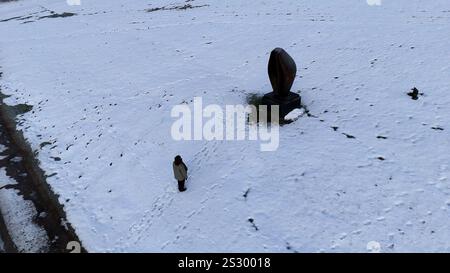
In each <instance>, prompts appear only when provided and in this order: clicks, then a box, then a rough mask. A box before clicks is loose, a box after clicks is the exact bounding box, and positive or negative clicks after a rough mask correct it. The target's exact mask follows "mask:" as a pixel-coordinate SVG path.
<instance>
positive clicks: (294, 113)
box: [284, 108, 305, 121]
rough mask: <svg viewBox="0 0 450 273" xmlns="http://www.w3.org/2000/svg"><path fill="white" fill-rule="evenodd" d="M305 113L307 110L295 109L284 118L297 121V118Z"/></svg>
mask: <svg viewBox="0 0 450 273" xmlns="http://www.w3.org/2000/svg"><path fill="white" fill-rule="evenodd" d="M304 114H305V110H304V109H303V108H302V109H294V110H292V111H291V112H289V113H288V114H287V115H286V116H285V117H284V119H285V120H288V121H296V120H297V119H299V118H300V117H301V116H302V115H304Z"/></svg>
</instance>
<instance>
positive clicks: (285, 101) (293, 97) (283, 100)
mask: <svg viewBox="0 0 450 273" xmlns="http://www.w3.org/2000/svg"><path fill="white" fill-rule="evenodd" d="M301 102H302V99H301V97H300V95H299V94H296V93H292V92H289V94H288V96H286V97H280V96H278V95H276V94H275V93H274V92H271V93H267V94H265V95H264V97H263V99H262V104H263V105H267V106H268V107H267V111H268V113H270V106H271V105H279V106H280V119H283V118H284V117H285V116H286V115H287V114H289V112H291V111H292V110H294V109H296V108H300V107H301Z"/></svg>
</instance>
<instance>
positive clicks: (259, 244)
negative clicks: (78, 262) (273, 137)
mask: <svg viewBox="0 0 450 273" xmlns="http://www.w3.org/2000/svg"><path fill="white" fill-rule="evenodd" d="M185 4H186V3H185V2H184V1H179V2H176V1H175V2H174V1H168V0H157V1H151V4H149V1H124V0H118V1H106V0H98V1H82V4H81V5H80V6H68V5H67V4H66V3H65V1H62V0H42V1H37V0H29V1H17V2H9V3H2V4H0V10H1V12H0V14H1V15H0V20H4V19H8V18H12V17H15V16H21V18H22V19H23V18H26V17H27V16H31V18H28V19H23V20H8V21H4V22H0V35H1V36H2V40H1V41H0V65H1V72H3V76H2V79H1V80H0V83H1V88H2V92H3V93H7V94H10V95H12V96H11V97H9V98H8V99H6V100H5V101H6V102H7V103H8V104H11V105H14V104H19V103H26V104H30V105H33V106H34V107H33V111H31V112H28V113H26V114H24V115H21V116H20V117H19V118H20V119H21V125H20V129H21V130H22V131H23V132H24V134H25V136H26V138H27V139H28V141H29V142H30V143H31V145H32V147H33V149H34V150H36V151H38V152H39V153H38V158H39V160H40V163H41V167H42V168H43V169H44V170H45V171H46V173H47V174H48V175H51V176H50V177H48V179H47V180H48V183H49V184H50V185H51V186H52V188H53V189H54V191H55V192H56V193H58V194H59V195H60V202H61V203H62V204H64V208H65V210H66V212H67V217H68V220H69V222H70V223H71V224H72V225H73V226H74V227H75V229H76V231H77V233H78V235H79V237H80V238H81V240H82V242H83V245H84V247H86V248H87V249H88V250H89V251H92V252H127V251H136V252H148V251H151V252H162V251H166V252H183V251H187V252H201V251H206V252H222V251H227V252H228V251H229V252H260V251H262V252H269V251H270V252H345V251H351V252H367V251H374V250H376V251H378V250H379V251H381V252H409V251H419V252H448V251H450V234H449V233H448V231H447V230H448V227H449V224H450V218H449V209H450V207H449V205H448V204H447V202H448V201H449V194H450V187H449V185H448V177H449V175H450V169H449V162H450V151H449V150H450V149H449V147H450V146H449V144H450V143H449V140H450V138H449V137H448V132H449V130H450V128H447V125H448V124H449V122H450V115H449V109H448V105H449V103H450V96H448V86H449V82H448V75H449V72H450V65H449V64H450V60H449V58H450V54H449V53H450V41H449V40H448V38H447V36H448V35H447V34H448V33H450V3H449V2H448V1H447V0H435V1H420V0H396V1H387V0H386V1H383V2H382V5H379V6H377V5H374V6H371V5H368V4H367V2H366V1H365V0H351V1H349V0H336V1H317V0H314V1H313V0H307V1H294V0H281V1H276V2H275V1H262V0H256V1H237V0H230V1H223V2H222V1H207V0H196V1H191V2H189V4H190V5H192V6H194V7H196V6H201V7H196V8H192V9H186V10H177V9H175V7H177V6H178V7H180V6H184V5H185ZM203 5H207V6H203ZM158 7H166V8H164V9H156V10H154V11H152V12H146V9H155V8H158ZM48 10H52V11H55V12H56V13H58V14H61V13H63V12H72V13H76V14H77V15H75V16H71V17H64V18H62V17H61V18H41V19H39V17H43V16H48V15H50V12H49V11H48ZM25 22H27V23H25ZM275 47H283V48H284V49H285V50H286V51H287V52H288V53H289V54H290V55H291V56H292V57H293V58H294V59H295V60H296V62H297V67H298V76H297V79H296V81H295V83H294V86H293V90H294V91H300V92H301V96H302V102H303V104H304V105H306V106H307V107H308V110H309V113H310V114H311V115H309V116H302V117H301V118H299V119H298V120H296V121H295V122H293V123H291V124H287V125H284V126H282V127H280V146H279V149H278V150H277V151H275V152H261V151H260V149H259V143H258V142H257V141H256V142H255V141H192V142H186V141H174V140H172V137H171V135H170V128H171V125H172V123H173V122H174V119H172V118H171V116H170V111H171V109H172V107H174V106H175V105H178V104H180V103H183V102H186V103H188V105H190V104H191V100H192V99H193V98H194V97H195V96H201V97H202V98H203V103H204V104H210V103H214V104H219V105H226V104H242V103H245V98H246V97H247V96H248V95H250V94H253V93H257V94H260V95H262V94H264V93H267V92H270V91H271V87H270V83H269V81H268V77H267V72H266V69H267V67H266V66H267V61H268V56H269V53H270V51H271V50H272V49H273V48H275ZM413 87H417V88H418V89H419V91H420V92H422V93H424V94H423V95H422V96H419V99H418V100H412V99H411V98H410V97H409V96H407V92H409V91H410V90H411V89H412V88H413ZM433 128H434V129H433ZM437 128H441V129H443V130H440V129H437ZM43 143H50V145H43V147H42V148H41V147H40V144H43ZM177 154H181V155H182V156H183V158H184V159H185V161H186V164H187V165H188V167H189V173H190V178H189V180H188V182H187V188H188V190H187V191H186V192H184V193H178V192H177V189H176V182H175V181H174V179H173V174H172V160H173V157H174V156H175V155H177ZM58 159H60V160H58ZM374 242H375V243H374ZM378 244H379V247H378Z"/></svg>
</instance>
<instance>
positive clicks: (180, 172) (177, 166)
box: [172, 155, 188, 192]
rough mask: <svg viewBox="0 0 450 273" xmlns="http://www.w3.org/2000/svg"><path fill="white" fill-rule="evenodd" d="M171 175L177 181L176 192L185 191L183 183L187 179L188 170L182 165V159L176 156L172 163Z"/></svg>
mask: <svg viewBox="0 0 450 273" xmlns="http://www.w3.org/2000/svg"><path fill="white" fill-rule="evenodd" d="M172 165H173V174H174V176H175V179H176V180H177V181H178V190H179V191H180V192H183V191H185V190H186V187H185V186H184V183H185V182H186V179H187V177H188V176H187V171H188V168H187V166H186V164H184V162H183V159H182V158H181V156H179V155H177V156H176V157H175V160H174V161H173V164H172Z"/></svg>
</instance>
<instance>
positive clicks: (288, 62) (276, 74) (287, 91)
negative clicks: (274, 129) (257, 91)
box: [262, 48, 301, 119]
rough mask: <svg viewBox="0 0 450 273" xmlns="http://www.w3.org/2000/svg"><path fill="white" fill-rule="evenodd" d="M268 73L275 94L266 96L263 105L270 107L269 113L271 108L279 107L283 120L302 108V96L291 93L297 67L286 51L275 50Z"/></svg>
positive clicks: (272, 53)
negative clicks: (290, 113)
mask: <svg viewBox="0 0 450 273" xmlns="http://www.w3.org/2000/svg"><path fill="white" fill-rule="evenodd" d="M268 72H269V79H270V83H271V84H272V88H273V92H271V93H268V94H266V95H264V97H263V99H262V103H263V104H264V105H267V106H268V111H270V106H272V105H279V110H280V118H281V119H283V118H284V117H285V116H286V115H287V114H289V112H291V111H292V110H294V109H295V108H300V107H301V98H300V95H299V94H296V93H292V92H291V87H292V84H293V83H294V80H295V76H296V73H297V66H296V64H295V61H294V60H293V59H292V57H291V56H289V54H288V53H287V52H286V51H284V49H282V48H275V49H274V50H272V52H271V53H270V59H269V65H268ZM269 113H270V112H269Z"/></svg>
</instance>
